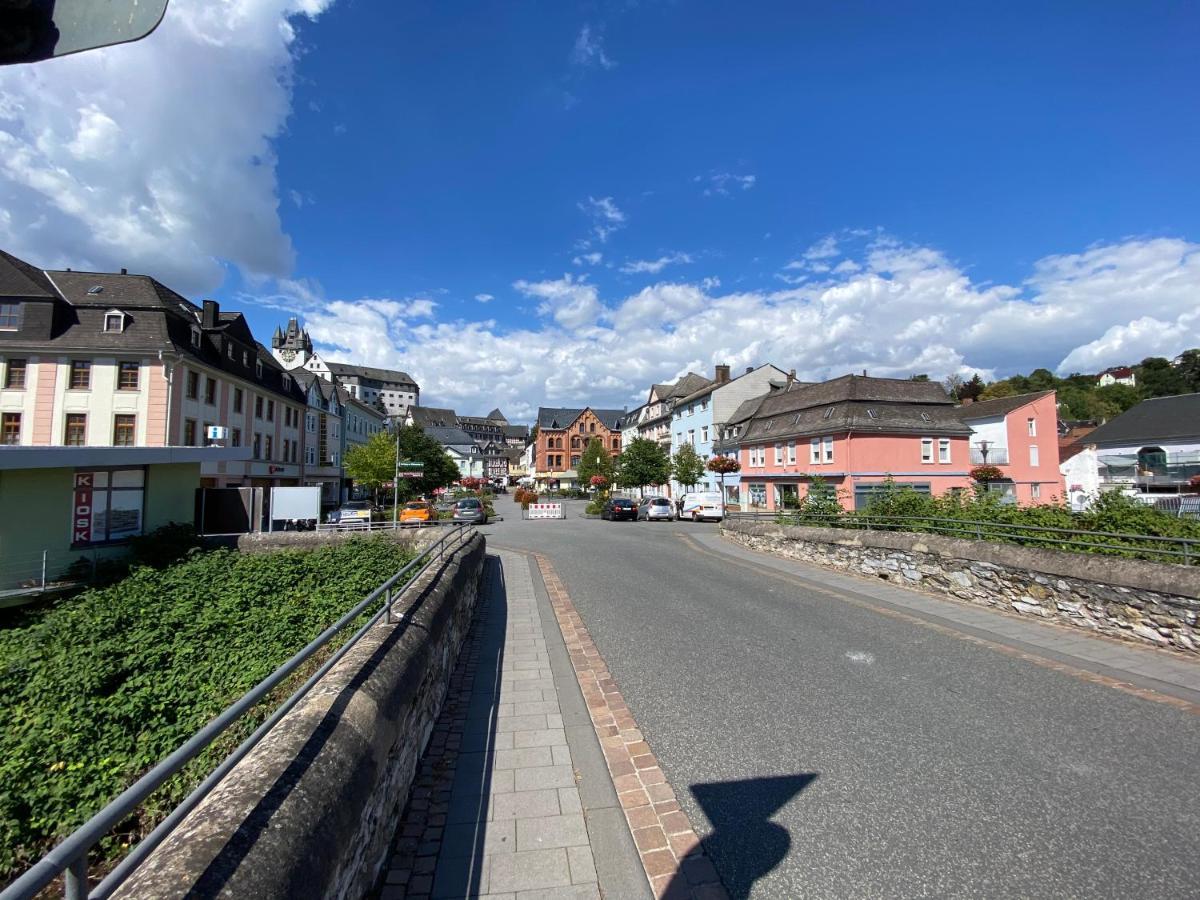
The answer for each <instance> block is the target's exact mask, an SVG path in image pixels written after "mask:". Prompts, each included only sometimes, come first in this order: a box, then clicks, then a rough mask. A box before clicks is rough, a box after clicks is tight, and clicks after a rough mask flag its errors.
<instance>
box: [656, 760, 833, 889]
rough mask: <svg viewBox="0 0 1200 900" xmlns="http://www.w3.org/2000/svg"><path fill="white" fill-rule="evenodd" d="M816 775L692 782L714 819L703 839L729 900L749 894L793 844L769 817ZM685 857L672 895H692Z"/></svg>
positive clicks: (671, 886)
mask: <svg viewBox="0 0 1200 900" xmlns="http://www.w3.org/2000/svg"><path fill="white" fill-rule="evenodd" d="M816 778H817V776H816V774H815V773H812V772H803V773H800V774H798V775H776V776H772V777H768V778H747V779H744V780H742V781H719V782H714V783H712V784H693V785H692V794H693V796H695V798H696V801H697V802H698V803H699V804H700V806H701V808H702V809H703V810H704V814H705V816H707V817H708V820H709V822H711V823H712V826H713V832H712V834H710V835H709V836H708V837H706V838H705V839H704V841H703V845H704V852H705V853H706V854H707V855H708V857H709V859H711V860H712V863H713V865H714V866H715V867H716V870H717V874H718V875H720V876H721V881H722V882H724V884H725V889H726V890H727V891H728V892H729V896H730V898H731V900H744V898H746V897H749V896H750V889H751V888H752V887H753V886H754V882H756V881H757V880H758V879H760V878H762V877H763V876H764V875H767V874H769V873H770V872H771V871H772V870H773V869H774V868H775V867H776V866H777V865H779V863H781V862H782V861H783V859H784V857H786V856H787V853H788V850H789V849H790V848H791V846H792V839H791V836H790V835H789V834H788V831H787V829H786V828H784V827H783V826H782V825H778V824H776V823H775V822H772V821H771V817H772V816H774V815H775V814H776V813H777V812H779V810H780V809H782V808H783V807H784V806H785V805H787V803H788V802H789V801H790V800H791V799H792V798H793V797H795V796H796V795H797V794H798V793H800V792H801V791H802V790H804V789H805V788H806V787H808V785H809V784H811V783H812V782H813V781H815V780H816ZM687 870H688V862H687V860H684V861H683V863H682V865H681V867H680V870H679V872H678V873H677V874H676V875H675V877H674V879H673V880H672V881H671V884H670V886H669V888H668V890H667V893H666V896H668V897H675V896H679V897H686V896H688V893H687V890H688V881H687Z"/></svg>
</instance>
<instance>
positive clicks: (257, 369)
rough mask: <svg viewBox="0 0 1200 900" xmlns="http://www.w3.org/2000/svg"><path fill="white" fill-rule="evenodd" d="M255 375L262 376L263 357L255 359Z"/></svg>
mask: <svg viewBox="0 0 1200 900" xmlns="http://www.w3.org/2000/svg"><path fill="white" fill-rule="evenodd" d="M254 377H255V378H262V360H261V359H256V360H255V361H254Z"/></svg>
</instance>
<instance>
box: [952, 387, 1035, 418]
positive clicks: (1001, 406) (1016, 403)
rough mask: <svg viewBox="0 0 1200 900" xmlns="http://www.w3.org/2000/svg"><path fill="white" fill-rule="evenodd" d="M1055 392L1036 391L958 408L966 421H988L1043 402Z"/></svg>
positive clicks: (977, 402)
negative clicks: (1031, 404) (1036, 401)
mask: <svg viewBox="0 0 1200 900" xmlns="http://www.w3.org/2000/svg"><path fill="white" fill-rule="evenodd" d="M1053 393H1054V391H1035V392H1034V393H1032V394H1015V395H1013V396H1012V397H997V398H996V399H995V400H977V401H975V402H974V403H967V404H965V405H963V406H960V407H959V408H958V414H959V417H960V418H962V419H963V420H964V421H968V422H969V421H970V420H971V419H988V418H991V417H993V416H1007V415H1008V414H1009V413H1010V412H1012V411H1013V410H1015V409H1020V408H1021V407H1022V406H1027V405H1029V404H1030V403H1033V402H1034V401H1035V400H1041V399H1042V398H1043V397H1045V396H1047V395H1048V394H1053Z"/></svg>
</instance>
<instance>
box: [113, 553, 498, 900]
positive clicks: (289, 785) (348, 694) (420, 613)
mask: <svg viewBox="0 0 1200 900" xmlns="http://www.w3.org/2000/svg"><path fill="white" fill-rule="evenodd" d="M484 553H485V544H484V539H483V537H482V536H481V535H478V534H476V535H475V536H474V537H473V538H472V539H471V540H470V541H469V542H468V543H467V544H466V545H464V546H463V547H462V548H461V549H460V550H458V551H456V552H455V553H454V554H452V555H450V556H448V557H447V560H446V562H445V563H444V565H443V566H442V567H441V568H440V569H439V568H438V567H437V566H435V567H433V569H432V570H431V571H430V572H429V573H427V574H426V575H425V576H423V577H422V578H421V579H420V580H419V581H418V582H416V583H415V584H414V585H412V586H411V587H410V588H409V590H408V591H407V592H406V594H405V598H404V600H405V603H406V604H407V603H411V604H412V606H411V607H410V608H411V613H410V616H409V619H410V621H408V622H407V623H406V624H404V625H398V624H393V625H384V624H379V625H378V626H376V627H375V628H373V629H372V630H371V631H370V632H368V633H367V634H366V635H364V636H363V638H362V639H361V640H360V641H359V642H358V644H357V645H356V646H355V647H354V648H353V649H352V650H350V651H349V652H348V653H347V654H346V656H345V657H344V658H343V659H342V660H341V661H340V662H339V663H338V664H337V665H336V666H334V668H333V669H332V670H330V671H329V672H328V673H327V674H326V675H325V677H323V678H322V679H321V681H320V682H318V683H317V685H315V686H314V687H313V689H312V690H311V691H310V692H309V694H308V695H307V696H306V697H305V699H304V700H302V701H301V702H300V703H299V704H298V705H297V706H296V708H295V709H293V710H292V711H291V712H290V713H288V715H286V716H285V717H284V718H283V719H282V720H281V721H280V722H279V724H278V725H276V726H275V728H273V729H272V730H271V732H270V733H269V734H268V735H267V736H266V737H265V738H264V739H263V740H262V742H261V743H260V744H259V745H258V746H257V747H256V748H255V749H254V750H253V751H252V752H251V753H250V755H249V756H247V757H246V758H245V759H244V760H242V762H241V763H239V764H238V765H237V766H236V767H235V768H234V769H233V771H232V772H230V773H229V775H227V776H226V777H225V779H224V780H223V781H222V782H221V784H220V785H218V787H217V788H216V789H215V790H214V791H213V792H212V793H211V794H209V796H208V797H207V798H206V799H205V800H204V801H203V802H202V803H201V804H200V806H198V807H197V808H196V809H195V810H193V811H192V813H191V814H190V815H189V816H188V817H187V818H186V819H184V821H183V822H182V823H181V824H180V826H179V827H178V828H177V829H176V830H175V831H174V832H173V833H172V834H171V836H170V837H169V838H168V839H167V840H166V841H165V842H164V843H163V844H162V845H161V846H160V847H159V848H158V849H157V850H156V851H155V852H154V853H152V854H151V855H150V857H149V858H148V859H147V860H146V862H145V863H144V864H143V865H142V866H141V867H140V868H139V869H138V870H137V871H136V872H135V873H134V875H133V877H132V878H130V880H129V881H127V882H126V883H125V885H124V886H123V887H122V888H121V889H120V890H119V891H118V896H120V897H125V898H162V897H182V896H201V897H216V896H222V897H251V898H254V900H275V898H278V900H285V898H287V900H292V898H296V897H326V898H336V900H350V898H354V900H357V898H360V897H362V896H364V895H365V894H366V893H368V892H369V891H370V890H371V888H372V886H373V884H374V883H375V881H376V878H377V876H378V874H379V872H380V870H381V868H382V866H383V864H384V862H385V860H386V858H387V851H388V845H389V843H390V841H391V839H392V837H393V834H394V831H395V827H396V823H397V821H398V820H399V818H400V815H401V813H402V811H403V807H404V803H405V801H406V799H407V797H408V794H409V790H410V789H411V787H412V782H413V778H414V775H415V772H416V769H417V764H418V762H419V761H420V758H421V754H422V752H423V751H424V749H425V745H426V743H427V742H428V740H429V736H430V734H431V733H432V730H433V725H434V722H435V721H436V720H437V717H438V714H439V712H440V711H441V707H442V704H443V702H444V700H445V697H446V692H447V689H448V686H449V682H450V675H451V673H452V671H453V669H454V664H455V660H456V659H457V657H458V652H459V649H460V648H461V646H462V643H463V640H464V638H465V636H466V633H467V631H468V630H469V628H470V625H471V620H472V616H473V614H474V610H475V606H476V601H477V598H478V592H479V587H480V577H481V575H482V572H483V564H484ZM401 608H402V607H401V605H400V604H397V609H401Z"/></svg>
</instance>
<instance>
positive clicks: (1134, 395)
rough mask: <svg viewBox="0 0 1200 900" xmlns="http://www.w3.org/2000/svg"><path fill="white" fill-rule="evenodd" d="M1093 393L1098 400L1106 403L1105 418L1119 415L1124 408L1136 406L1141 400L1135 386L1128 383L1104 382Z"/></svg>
mask: <svg viewBox="0 0 1200 900" xmlns="http://www.w3.org/2000/svg"><path fill="white" fill-rule="evenodd" d="M1094 393H1095V395H1096V397H1097V398H1099V400H1100V402H1101V403H1103V404H1105V405H1106V407H1105V409H1106V413H1107V415H1106V416H1105V418H1112V417H1113V416H1117V415H1120V414H1121V413H1123V412H1125V410H1127V409H1132V408H1133V407H1135V406H1137V405H1138V403H1140V402H1141V400H1142V397H1141V395H1140V394H1139V393H1138V390H1137V388H1135V387H1131V386H1130V385H1128V384H1106V385H1104V387H1097V388H1096V389H1095V391H1094ZM1113 410H1115V412H1114V411H1113Z"/></svg>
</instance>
